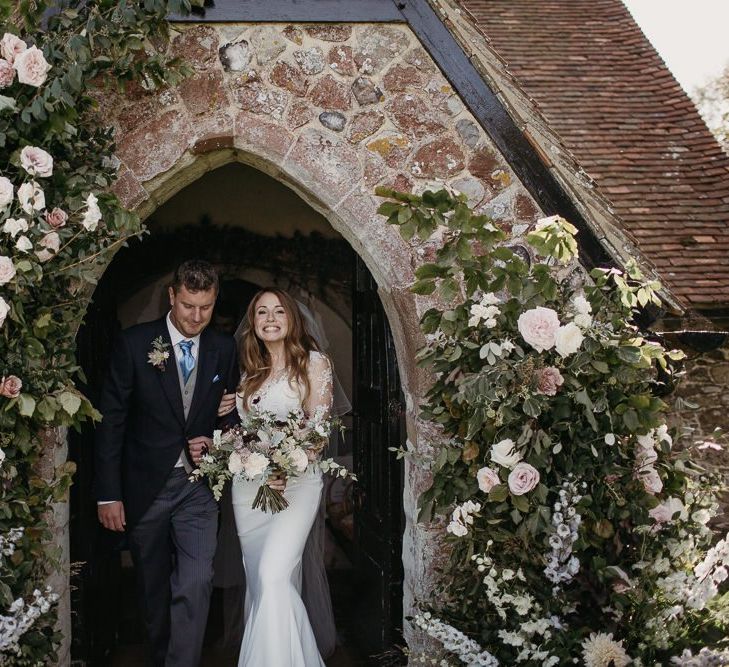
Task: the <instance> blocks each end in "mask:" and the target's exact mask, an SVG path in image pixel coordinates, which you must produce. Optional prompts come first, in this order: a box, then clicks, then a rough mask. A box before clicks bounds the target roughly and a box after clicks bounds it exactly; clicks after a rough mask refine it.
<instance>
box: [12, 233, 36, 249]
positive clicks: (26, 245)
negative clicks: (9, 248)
mask: <svg viewBox="0 0 729 667" xmlns="http://www.w3.org/2000/svg"><path fill="white" fill-rule="evenodd" d="M15 249H16V250H17V251H18V252H28V250H32V249H33V242H32V241H31V240H30V239H29V238H28V237H27V236H25V234H23V235H22V236H19V237H18V240H17V241H16V242H15Z"/></svg>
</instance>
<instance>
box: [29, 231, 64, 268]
mask: <svg viewBox="0 0 729 667" xmlns="http://www.w3.org/2000/svg"><path fill="white" fill-rule="evenodd" d="M38 245H40V246H41V248H43V250H36V251H35V254H36V255H37V257H38V260H39V261H41V262H47V261H48V260H49V259H51V257H53V256H54V255H55V254H56V253H57V252H58V249H59V248H60V247H61V237H60V236H59V235H58V234H57V233H56V232H48V234H46V235H45V236H44V237H43V238H42V239H41V240H40V241H39V243H38Z"/></svg>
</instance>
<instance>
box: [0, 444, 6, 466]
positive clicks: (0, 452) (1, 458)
mask: <svg viewBox="0 0 729 667" xmlns="http://www.w3.org/2000/svg"><path fill="white" fill-rule="evenodd" d="M3 463H5V452H4V451H3V450H2V448H0V466H2V464H3Z"/></svg>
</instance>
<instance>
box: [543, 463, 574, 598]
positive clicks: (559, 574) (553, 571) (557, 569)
mask: <svg viewBox="0 0 729 667" xmlns="http://www.w3.org/2000/svg"><path fill="white" fill-rule="evenodd" d="M580 500H582V496H581V495H580V494H579V493H578V488H577V484H576V483H575V482H574V480H573V478H572V476H570V477H568V478H567V479H566V480H565V481H564V482H562V488H561V489H560V491H559V500H558V501H557V502H555V503H554V511H553V512H552V526H553V527H554V532H553V533H552V535H550V537H549V546H550V547H551V551H550V552H549V554H548V555H547V566H546V567H545V568H544V575H545V576H546V577H547V579H549V581H551V582H552V583H553V584H555V591H556V590H558V588H559V586H560V585H561V584H565V583H567V582H568V581H571V580H572V579H573V578H574V577H575V575H576V574H577V573H578V572H579V571H580V561H579V560H578V559H577V558H576V557H575V556H573V555H572V547H573V546H574V544H575V542H576V541H577V538H578V537H579V530H580V524H581V523H582V517H580V515H579V514H578V513H577V509H576V507H577V504H578V503H579V502H580Z"/></svg>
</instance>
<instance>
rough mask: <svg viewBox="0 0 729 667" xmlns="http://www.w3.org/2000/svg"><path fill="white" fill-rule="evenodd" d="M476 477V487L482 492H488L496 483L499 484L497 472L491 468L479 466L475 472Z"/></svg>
mask: <svg viewBox="0 0 729 667" xmlns="http://www.w3.org/2000/svg"><path fill="white" fill-rule="evenodd" d="M476 479H477V480H478V488H479V489H481V491H483V492H484V493H488V492H489V491H491V489H493V488H494V487H495V486H496V485H498V484H501V480H500V479H499V474H498V473H497V472H496V471H495V470H492V469H491V468H481V470H479V471H478V472H477V473H476Z"/></svg>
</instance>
